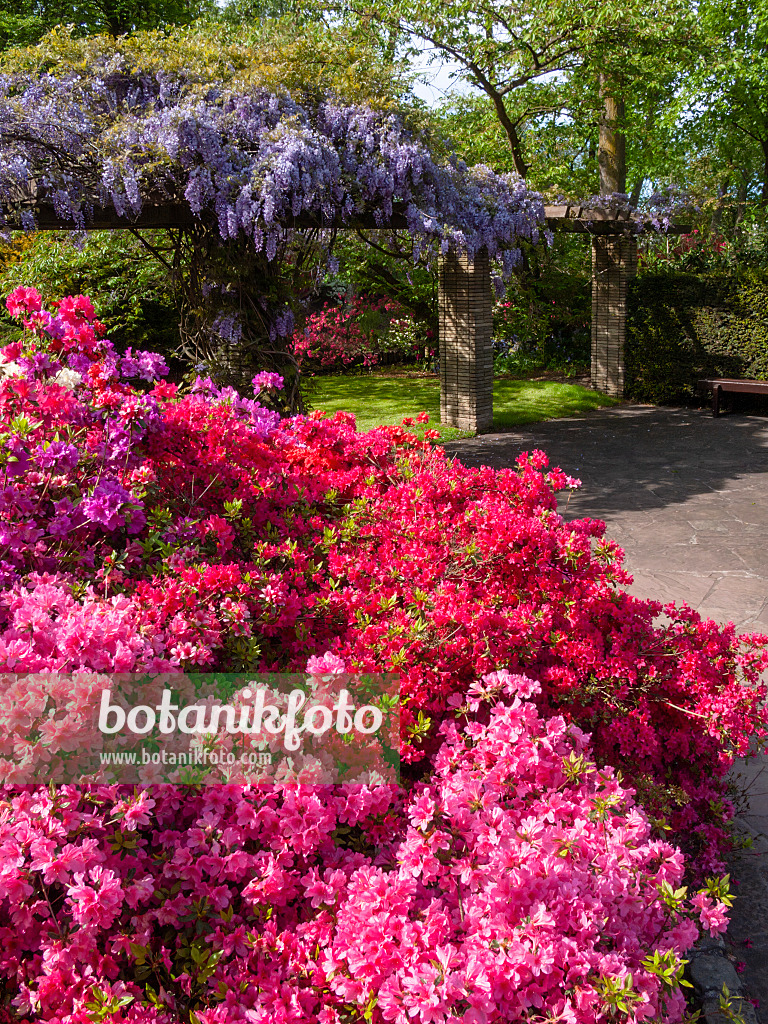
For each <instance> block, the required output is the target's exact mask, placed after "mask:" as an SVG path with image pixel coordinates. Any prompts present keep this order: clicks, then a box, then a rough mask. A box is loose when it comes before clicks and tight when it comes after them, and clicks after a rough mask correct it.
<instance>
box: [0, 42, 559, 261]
mask: <svg viewBox="0 0 768 1024" xmlns="http://www.w3.org/2000/svg"><path fill="white" fill-rule="evenodd" d="M107 57H108V55H107V54H102V56H101V63H97V64H96V65H95V66H93V67H91V68H90V69H89V72H90V73H89V75H88V76H87V77H83V76H80V75H76V74H73V73H66V74H62V75H61V76H56V75H55V74H52V73H49V74H47V75H43V76H42V77H38V76H35V75H34V74H26V73H25V74H15V75H9V76H6V77H5V78H4V79H3V80H2V81H0V141H1V142H2V156H0V200H2V202H3V203H4V204H5V206H6V208H8V207H9V206H10V207H12V206H13V204H14V203H16V204H19V203H20V202H22V200H23V194H24V189H26V188H28V186H29V185H30V183H34V189H33V197H32V198H33V199H34V202H40V201H44V202H45V203H47V204H49V205H53V207H54V209H55V211H56V213H57V215H58V216H59V217H61V218H62V220H65V221H71V223H72V225H73V226H74V227H83V226H85V225H87V224H88V222H89V220H90V219H91V218H92V216H93V211H94V209H98V208H112V209H114V211H115V212H116V213H117V214H118V216H119V217H121V218H125V219H126V221H127V222H130V221H131V220H133V219H135V218H136V217H138V216H139V215H140V214H141V212H142V210H143V209H144V208H145V206H146V205H157V204H160V205H168V206H171V207H173V206H178V205H181V206H183V207H185V208H186V209H187V210H189V211H191V213H192V214H193V215H194V217H195V218H199V219H200V220H201V221H202V222H204V223H207V224H211V223H215V225H216V228H217V230H218V233H219V236H220V238H221V239H222V240H229V239H234V238H240V237H245V238H247V239H248V241H249V242H250V243H251V244H252V246H253V248H254V250H255V251H256V252H262V251H263V252H264V253H265V254H266V257H267V259H268V260H272V259H274V258H275V257H276V256H277V254H278V252H279V251H280V248H281V246H282V244H283V243H284V241H285V237H286V235H285V233H286V231H289V230H290V229H291V228H295V227H301V226H307V225H308V224H312V225H315V224H317V225H320V226H322V225H336V226H343V225H348V224H352V223H353V222H354V221H355V220H359V219H360V218H363V219H365V220H366V222H367V223H369V224H375V225H376V226H380V227H381V226H388V225H390V224H391V223H392V219H393V217H395V218H396V219H397V222H398V224H400V225H407V228H408V230H409V231H410V232H411V233H412V234H413V235H415V236H417V237H418V238H419V246H418V247H417V253H418V252H419V251H426V250H427V249H429V250H430V251H433V252H434V251H442V252H445V251H447V249H448V248H449V247H450V246H456V247H457V248H459V249H460V250H462V251H464V252H467V253H468V254H469V255H470V257H471V256H474V255H475V253H477V251H478V250H479V249H480V248H481V247H483V246H485V247H486V248H487V249H488V250H489V253H490V255H491V256H492V257H498V258H499V259H500V260H501V262H502V265H503V266H504V267H505V268H507V269H510V268H511V267H512V266H513V265H514V263H515V262H516V260H517V259H518V256H519V252H518V250H519V240H520V239H529V240H531V241H532V242H536V241H538V239H539V233H540V229H541V227H542V225H543V218H544V210H543V206H542V203H541V198H540V196H539V195H538V194H536V193H533V192H529V191H528V190H527V188H526V186H525V184H524V183H523V182H522V180H520V179H518V178H516V177H514V176H512V175H497V174H495V173H494V172H493V171H491V170H490V169H489V168H486V167H477V168H474V169H470V168H468V167H467V166H466V165H465V164H464V163H463V162H461V161H457V160H452V161H448V162H445V163H438V162H437V161H436V160H435V158H434V157H433V156H432V154H431V153H430V151H429V149H428V148H427V146H426V145H425V144H424V143H423V142H422V141H420V140H419V138H418V137H417V136H416V135H415V134H414V132H412V131H411V130H409V129H408V127H407V126H406V125H405V124H404V123H403V121H402V120H401V119H400V118H399V117H397V116H396V115H392V114H389V115H388V114H382V113H381V112H379V111H374V110H372V109H370V108H366V107H361V106H344V105H342V104H339V103H337V102H335V101H333V100H330V99H328V100H326V101H325V102H321V103H320V104H319V105H318V106H317V107H316V108H314V109H312V108H310V107H309V106H307V105H301V104H299V103H297V102H296V101H295V100H293V99H291V98H290V97H289V96H288V95H284V96H276V95H272V94H270V93H268V92H265V91H260V90H251V91H250V92H248V93H242V92H238V91H236V90H232V89H230V88H224V87H223V85H222V84H221V83H212V84H211V85H210V86H209V87H208V88H207V89H206V90H205V93H204V94H203V95H201V94H200V92H199V90H196V89H193V88H191V86H190V85H189V83H186V82H185V81H184V80H183V79H178V80H176V81H175V82H169V81H168V77H167V75H166V73H165V72H163V71H161V70H158V71H157V72H156V73H155V74H153V75H149V74H147V73H146V72H141V73H138V72H135V71H132V70H131V69H130V67H127V66H126V63H125V60H124V59H120V58H119V54H115V55H113V57H112V59H107ZM34 202H33V204H32V206H31V207H30V206H28V205H27V206H26V207H25V210H26V212H32V213H33V212H34ZM22 205H23V203H22ZM19 212H20V207H19Z"/></svg>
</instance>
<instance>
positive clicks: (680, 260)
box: [639, 228, 737, 273]
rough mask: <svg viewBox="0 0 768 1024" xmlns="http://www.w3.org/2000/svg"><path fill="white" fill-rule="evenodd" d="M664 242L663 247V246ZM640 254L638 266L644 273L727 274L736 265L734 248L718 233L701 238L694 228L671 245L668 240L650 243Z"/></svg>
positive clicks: (654, 240) (655, 240) (657, 240)
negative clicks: (715, 272) (722, 271)
mask: <svg viewBox="0 0 768 1024" xmlns="http://www.w3.org/2000/svg"><path fill="white" fill-rule="evenodd" d="M665 242H666V245H665V244H664V243H665ZM644 249H645V251H643V252H641V253H640V254H639V264H640V267H641V268H642V269H645V270H651V271H653V270H683V271H685V270H687V271H693V272H699V273H701V272H705V273H706V272H707V271H709V272H711V271H718V270H728V269H731V268H733V267H734V266H735V265H736V262H737V260H736V257H735V252H734V248H733V246H732V245H731V244H730V243H729V241H728V239H727V238H726V237H725V236H724V235H720V234H718V233H717V232H711V233H709V234H703V233H702V232H700V231H699V229H698V228H694V229H693V231H691V233H690V234H688V235H681V236H680V238H679V239H677V240H676V241H675V242H674V243H673V244H670V242H669V240H668V239H664V240H660V239H653V240H651V239H649V240H648V242H647V243H646V246H645V247H644Z"/></svg>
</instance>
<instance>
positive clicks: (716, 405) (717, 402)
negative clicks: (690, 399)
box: [712, 384, 721, 416]
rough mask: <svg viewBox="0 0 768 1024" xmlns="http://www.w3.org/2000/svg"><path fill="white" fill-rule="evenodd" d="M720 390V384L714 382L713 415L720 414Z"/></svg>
mask: <svg viewBox="0 0 768 1024" xmlns="http://www.w3.org/2000/svg"><path fill="white" fill-rule="evenodd" d="M720 391H721V388H720V385H719V384H715V385H714V387H713V388H712V415H713V416H719V415H720Z"/></svg>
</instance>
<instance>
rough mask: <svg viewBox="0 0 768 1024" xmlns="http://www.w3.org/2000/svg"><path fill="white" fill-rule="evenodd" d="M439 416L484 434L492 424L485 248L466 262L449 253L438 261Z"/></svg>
mask: <svg viewBox="0 0 768 1024" xmlns="http://www.w3.org/2000/svg"><path fill="white" fill-rule="evenodd" d="M438 299H439V307H440V419H441V420H442V422H443V423H444V424H445V425H446V426H451V427H459V428H460V429H462V430H474V431H476V432H477V433H478V434H482V433H485V432H486V431H489V430H490V429H491V428H492V427H493V351H492V347H491V326H492V299H491V271H490V264H489V260H488V252H487V250H486V249H481V250H480V252H479V253H478V254H477V256H476V257H475V261H474V263H470V262H469V260H468V259H467V257H466V256H461V255H458V254H456V253H454V252H450V253H448V255H447V256H445V257H444V258H443V259H442V260H441V262H440V284H439V295H438Z"/></svg>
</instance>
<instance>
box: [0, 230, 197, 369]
mask: <svg viewBox="0 0 768 1024" xmlns="http://www.w3.org/2000/svg"><path fill="white" fill-rule="evenodd" d="M148 234H149V237H150V238H152V239H153V240H154V241H157V237H156V236H157V235H159V234H161V233H160V232H149V233H148ZM73 239H74V236H73V235H71V234H70V233H68V232H40V233H38V234H36V235H33V236H27V237H26V238H25V237H24V236H20V237H19V239H18V243H20V244H19V247H18V248H17V247H16V246H12V247H8V248H7V249H6V250H5V259H4V258H3V255H4V254H3V252H2V251H0V298H3V299H4V298H5V296H6V295H7V294H8V293H9V292H11V291H13V289H14V288H16V287H17V286H18V285H25V286H27V287H33V288H37V290H38V291H39V292H40V294H41V295H42V296H43V299H44V301H45V303H46V304H49V303H50V302H51V300H53V299H57V298H60V297H61V296H62V295H72V294H74V295H77V294H83V295H90V297H91V299H92V300H93V303H94V305H95V307H96V309H97V310H98V313H99V317H100V319H101V320H102V322H103V323H105V324H106V326H107V328H108V330H109V337H110V338H111V340H112V341H113V342H114V343H115V345H116V346H117V348H118V349H121V350H122V349H124V348H125V347H127V346H129V345H130V346H132V347H134V348H148V349H150V350H152V351H157V352H162V353H164V354H166V355H168V354H170V353H171V352H172V351H173V350H175V349H176V348H177V346H178V344H179V332H178V323H179V312H178V310H177V309H176V308H175V306H174V304H173V300H172V298H171V296H170V291H169V289H168V282H167V275H166V273H165V271H164V269H163V268H162V266H161V265H160V264H159V263H158V262H157V260H155V259H154V258H153V257H152V255H151V254H150V253H149V252H148V251H147V250H146V249H145V248H144V247H143V246H142V244H141V242H139V240H138V239H137V238H135V237H134V236H133V235H131V234H129V233H128V232H127V231H114V232H108V231H94V232H91V233H90V234H89V235H88V236H87V237H86V239H85V241H84V242H83V243H82V246H81V247H78V246H77V245H75V243H74V241H73Z"/></svg>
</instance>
